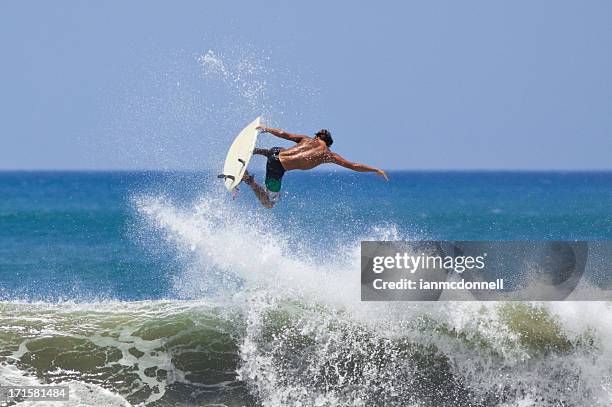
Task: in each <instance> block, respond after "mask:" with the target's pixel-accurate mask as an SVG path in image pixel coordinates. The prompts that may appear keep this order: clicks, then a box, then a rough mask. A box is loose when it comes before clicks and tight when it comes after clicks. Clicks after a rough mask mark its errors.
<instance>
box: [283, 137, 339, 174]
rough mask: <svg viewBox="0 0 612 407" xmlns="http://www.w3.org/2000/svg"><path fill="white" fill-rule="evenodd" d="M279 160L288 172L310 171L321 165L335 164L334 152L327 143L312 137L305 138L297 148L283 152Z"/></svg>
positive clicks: (299, 142)
mask: <svg viewBox="0 0 612 407" xmlns="http://www.w3.org/2000/svg"><path fill="white" fill-rule="evenodd" d="M279 158H280V162H281V163H282V164H283V167H285V170H287V171H289V170H310V169H313V168H314V167H317V166H319V165H321V164H325V163H330V162H333V156H332V152H331V151H329V148H328V147H327V145H325V142H322V141H321V140H319V139H314V138H310V137H305V138H303V139H301V140H300V141H298V143H297V144H296V145H295V146H293V147H290V148H287V149H284V150H282V151H281V152H280V154H279Z"/></svg>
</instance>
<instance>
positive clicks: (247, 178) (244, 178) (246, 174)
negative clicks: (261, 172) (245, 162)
mask: <svg viewBox="0 0 612 407" xmlns="http://www.w3.org/2000/svg"><path fill="white" fill-rule="evenodd" d="M254 180H255V177H253V176H252V175H251V174H249V172H248V171H246V170H245V171H244V175H243V176H242V181H243V182H244V183H245V184H247V185H251V184H252V183H253V181H254Z"/></svg>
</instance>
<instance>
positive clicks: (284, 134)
mask: <svg viewBox="0 0 612 407" xmlns="http://www.w3.org/2000/svg"><path fill="white" fill-rule="evenodd" d="M257 130H259V131H261V132H263V133H270V134H271V135H273V136H276V137H280V138H284V139H285V140H289V141H293V142H295V143H299V142H300V141H302V140H303V139H304V138H307V137H308V136H303V135H301V134H291V133H287V132H286V131H285V130H281V129H275V128H272V127H266V126H257Z"/></svg>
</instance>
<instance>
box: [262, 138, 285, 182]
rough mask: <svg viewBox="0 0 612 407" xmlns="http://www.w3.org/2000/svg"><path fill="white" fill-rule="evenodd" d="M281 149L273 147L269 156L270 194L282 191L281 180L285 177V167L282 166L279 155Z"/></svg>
mask: <svg viewBox="0 0 612 407" xmlns="http://www.w3.org/2000/svg"><path fill="white" fill-rule="evenodd" d="M281 150H282V148H281V147H272V148H271V149H270V154H268V162H267V164H266V189H267V190H268V191H270V192H279V191H280V189H281V180H282V179H283V175H285V167H283V164H281V162H280V159H279V158H278V154H279V153H280V152H281Z"/></svg>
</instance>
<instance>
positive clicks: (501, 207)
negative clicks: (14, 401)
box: [0, 163, 612, 406]
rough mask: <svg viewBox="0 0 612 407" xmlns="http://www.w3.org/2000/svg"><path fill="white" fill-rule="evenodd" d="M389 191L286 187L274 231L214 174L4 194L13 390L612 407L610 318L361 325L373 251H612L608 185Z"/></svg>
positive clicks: (592, 179) (346, 181)
mask: <svg viewBox="0 0 612 407" xmlns="http://www.w3.org/2000/svg"><path fill="white" fill-rule="evenodd" d="M253 167H254V173H255V175H256V179H257V180H259V181H261V179H262V173H261V171H258V169H259V168H260V166H259V165H258V163H255V164H254V165H253ZM390 177H391V181H390V182H389V183H385V182H383V181H382V180H381V179H380V178H379V177H375V176H374V175H371V174H354V173H346V172H305V173H299V172H297V173H288V174H287V175H286V176H285V178H284V180H283V196H282V198H281V201H280V203H279V204H278V205H277V206H276V207H275V208H274V209H273V210H271V211H270V210H267V209H265V208H263V207H261V206H260V205H259V204H258V203H257V202H256V200H255V197H254V195H253V194H252V192H251V191H249V190H248V188H246V187H244V186H243V187H241V190H240V191H239V193H238V196H237V197H236V199H235V200H232V199H231V197H230V196H229V194H228V193H227V191H225V190H224V189H223V187H222V186H221V185H220V184H219V182H218V180H217V179H216V178H215V177H214V174H208V173H186V172H182V173H163V172H2V173H0V194H1V196H2V200H1V201H0V301H1V302H0V325H2V327H3V329H2V332H1V333H0V370H1V372H0V373H2V374H0V377H3V379H0V384H2V383H3V381H5V382H6V381H8V382H10V383H13V382H15V383H25V382H28V383H30V382H31V381H34V382H36V383H48V382H54V381H56V382H68V383H70V385H71V386H72V387H71V389H74V392H75V394H76V396H75V397H77V398H79V400H80V401H81V402H82V403H84V404H86V405H88V404H89V405H94V404H106V405H126V404H127V403H132V404H139V403H144V404H147V405H185V406H187V405H203V404H206V403H220V404H222V405H297V404H298V403H302V405H330V406H331V405H349V404H350V405H376V404H378V405H419V406H434V405H449V406H488V405H500V406H502V405H508V406H509V405H519V403H523V404H520V405H525V406H529V405H550V406H553V405H567V406H573V405H576V406H580V405H609V403H610V400H612V391H611V389H612V367H611V366H612V364H611V363H610V360H612V346H610V345H609V343H612V341H610V339H612V332H610V331H609V329H607V328H606V327H607V326H608V325H609V323H608V321H609V318H610V317H612V313H611V312H610V309H609V304H607V303H580V304H579V303H559V304H519V305H516V304H515V305H504V304H495V303H492V304H486V305H483V304H478V303H465V304H452V303H446V304H405V303H404V304H364V303H360V301H359V253H358V248H359V242H360V241H361V240H363V239H388V240H393V239H448V240H523V239H525V240H526V239H531V240H539V239H551V240H552V239H559V240H564V239H570V240H574V239H579V240H582V239H584V240H612V173H610V172H584V173H560V172H534V173H531V172H512V173H511V172H395V173H393V172H392V173H391V174H390ZM606 268H607V264H604V265H603V269H602V270H603V272H606V273H607V271H606ZM75 400H76V399H75ZM560 400H561V401H563V403H564V404H559V403H560V402H561V401H560ZM317 403H319V404H317ZM530 403H531V404H530Z"/></svg>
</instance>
